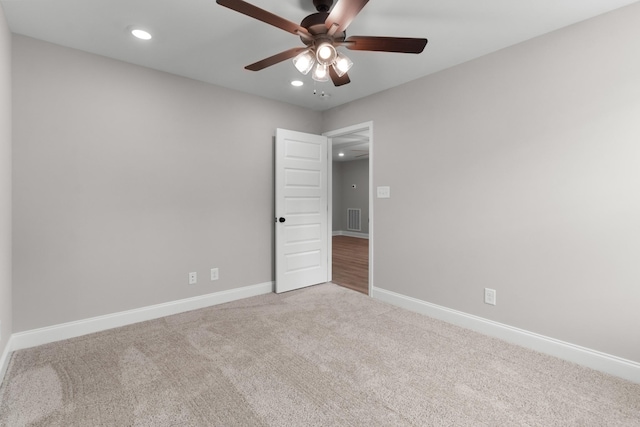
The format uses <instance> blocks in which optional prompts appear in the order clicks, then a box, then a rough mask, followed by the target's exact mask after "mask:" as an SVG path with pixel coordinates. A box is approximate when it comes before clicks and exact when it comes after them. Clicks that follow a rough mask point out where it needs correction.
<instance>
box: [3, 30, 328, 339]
mask: <svg viewBox="0 0 640 427" xmlns="http://www.w3.org/2000/svg"><path fill="white" fill-rule="evenodd" d="M13 53H14V57H13V66H14V112H13V114H14V153H13V168H14V175H13V178H14V195H15V198H14V206H13V207H14V211H13V215H14V255H13V257H14V259H13V261H14V264H13V266H14V289H13V293H14V307H13V309H14V314H15V315H14V332H20V331H24V330H29V329H33V328H38V327H42V326H48V325H54V324H59V323H62V322H67V321H73V320H79V319H84V318H89V317H93V316H98V315H103V314H108V313H114V312H118V311H123V310H128V309H133V308H138V307H144V306H148V305H152V304H158V303H163V302H167V301H173V300H178V299H182V298H188V297H192V296H197V295H202V294H208V293H212V292H216V291H222V290H227V289H231V288H238V287H243V286H249V285H255V284H258V283H264V282H269V281H272V280H273V260H272V256H271V253H272V246H273V231H272V229H273V184H272V183H273V166H272V164H273V136H274V133H275V128H276V127H283V128H288V129H293V130H299V131H305V132H314V133H319V131H320V124H321V115H320V113H318V112H314V111H311V110H305V109H301V108H299V107H294V106H290V105H287V104H282V103H278V102H274V101H270V100H266V99H263V98H259V97H255V96H250V95H246V94H242V93H240V92H236V91H232V90H227V89H223V88H220V87H216V86H212V85H208V84H204V83H200V82H197V81H193V80H189V79H185V78H181V77H176V76H173V75H170V74H166V73H162V72H158V71H153V70H150V69H145V68H142V67H138V66H134V65H131V64H126V63H123V62H119V61H115V60H111V59H107V58H104V57H100V56H95V55H91V54H88V53H84V52H81V51H77V50H72V49H68V48H63V47H60V46H56V45H52V44H48V43H44V42H41V41H37V40H34V39H30V38H25V37H22V36H14V45H13ZM212 267H218V268H219V269H220V280H219V281H217V282H211V281H209V279H208V276H209V269H210V268H212ZM190 271H197V272H198V273H199V274H198V276H199V281H198V284H197V285H195V286H189V285H187V274H188V272H190Z"/></svg>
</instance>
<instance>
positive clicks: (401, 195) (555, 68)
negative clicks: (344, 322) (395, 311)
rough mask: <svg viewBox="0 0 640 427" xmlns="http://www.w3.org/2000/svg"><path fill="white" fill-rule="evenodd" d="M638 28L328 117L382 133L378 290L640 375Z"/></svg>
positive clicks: (616, 17) (616, 23)
mask: <svg viewBox="0 0 640 427" xmlns="http://www.w3.org/2000/svg"><path fill="white" fill-rule="evenodd" d="M638 29H640V3H635V4H633V5H631V6H628V7H626V8H623V9H621V10H618V11H614V12H612V13H609V14H606V15H603V16H600V17H597V18H595V19H592V20H589V21H585V22H583V23H579V24H577V25H574V26H571V27H568V28H565V29H562V30H559V31H556V32H553V33H550V34H548V35H545V36H542V37H539V38H536V39H532V40H530V41H527V42H525V43H522V44H520V45H517V46H513V47H510V48H507V49H504V50H502V51H499V52H497V53H494V54H491V55H488V56H485V57H482V58H479V59H477V60H474V61H471V62H468V63H465V64H462V65H460V66H456V67H454V68H451V69H448V70H445V71H443V72H440V73H438V74H435V75H432V76H429V77H426V78H423V79H420V80H417V81H414V82H411V83H409V84H406V85H404V86H401V87H398V88H394V89H391V90H388V91H386V92H382V93H379V94H377V95H373V96H371V97H368V98H367V99H363V100H360V101H356V102H353V103H350V104H347V105H344V106H342V107H338V108H335V109H332V110H330V111H328V112H326V113H325V114H324V115H323V119H324V123H323V129H324V130H325V131H328V130H331V129H338V128H341V127H345V126H348V125H352V124H354V123H361V122H364V121H368V120H373V122H374V132H375V133H374V140H375V147H374V153H373V154H374V162H375V163H374V165H373V166H374V177H373V179H374V186H380V185H389V186H391V196H392V197H391V198H390V199H376V200H375V205H374V208H375V220H376V222H375V242H374V243H375V259H374V262H375V264H374V268H375V271H374V273H375V286H376V287H380V288H384V289H388V290H391V291H394V292H398V293H400V294H404V295H408V296H411V297H414V298H417V299H420V300H424V301H429V302H431V303H434V304H438V305H441V306H445V307H449V308H452V309H455V310H460V311H462V312H466V313H470V314H474V315H478V316H481V317H484V318H487V319H492V320H495V321H498V322H502V323H505V324H508V325H512V326H515V327H519V328H523V329H525V330H528V331H533V332H537V333H540V334H543V335H546V336H550V337H554V338H556V339H560V340H563V341H567V342H570V343H574V344H578V345H582V346H585V347H588V348H591V349H595V350H600V351H603V352H605V353H609V354H613V355H616V356H619V357H622V358H626V359H630V360H633V361H636V362H640V334H639V333H638V325H640V310H639V309H638V307H639V306H640V286H639V284H640V269H639V268H638V265H639V260H640V220H639V219H640V197H639V195H640V119H639V118H640V55H638V52H640V32H639V30H638ZM424 54H425V55H428V54H429V48H428V47H427V49H426V51H425V53H424ZM484 287H491V288H494V289H496V290H497V303H498V304H497V306H495V307H494V306H489V305H486V304H484V303H483V288H484Z"/></svg>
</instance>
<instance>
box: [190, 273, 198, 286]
mask: <svg viewBox="0 0 640 427" xmlns="http://www.w3.org/2000/svg"><path fill="white" fill-rule="evenodd" d="M196 283H198V273H196V272H191V273H189V284H190V285H195V284H196Z"/></svg>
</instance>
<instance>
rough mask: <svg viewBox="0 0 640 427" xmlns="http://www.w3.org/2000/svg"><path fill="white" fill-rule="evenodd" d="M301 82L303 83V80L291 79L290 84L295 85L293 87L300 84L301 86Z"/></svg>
mask: <svg viewBox="0 0 640 427" xmlns="http://www.w3.org/2000/svg"><path fill="white" fill-rule="evenodd" d="M303 84H304V82H303V81H301V80H293V81H292V82H291V86H295V87H300V86H302V85H303Z"/></svg>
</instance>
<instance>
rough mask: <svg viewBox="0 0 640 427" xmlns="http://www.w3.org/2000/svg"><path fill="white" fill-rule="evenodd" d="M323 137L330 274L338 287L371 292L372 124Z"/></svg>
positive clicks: (357, 126) (360, 125)
mask: <svg viewBox="0 0 640 427" xmlns="http://www.w3.org/2000/svg"><path fill="white" fill-rule="evenodd" d="M324 135H325V136H327V137H328V138H329V152H330V153H329V156H330V157H329V158H331V159H332V162H330V163H329V168H330V171H329V174H328V175H329V180H330V183H329V189H330V190H331V194H330V197H329V200H328V201H329V214H330V215H329V218H330V226H329V231H330V236H329V239H330V240H329V241H330V242H332V244H331V245H330V248H331V249H330V260H331V262H330V263H329V264H330V270H329V272H330V274H329V278H330V280H332V281H333V282H334V283H336V284H339V285H341V286H344V287H347V288H350V289H353V290H356V291H358V292H362V293H364V294H367V295H371V289H372V287H373V262H372V260H373V197H372V196H373V194H372V188H373V184H372V176H373V170H372V164H373V162H372V158H373V123H372V122H367V123H362V124H359V125H354V126H350V127H347V128H343V129H338V130H336V131H332V132H327V133H325V134H324Z"/></svg>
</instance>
